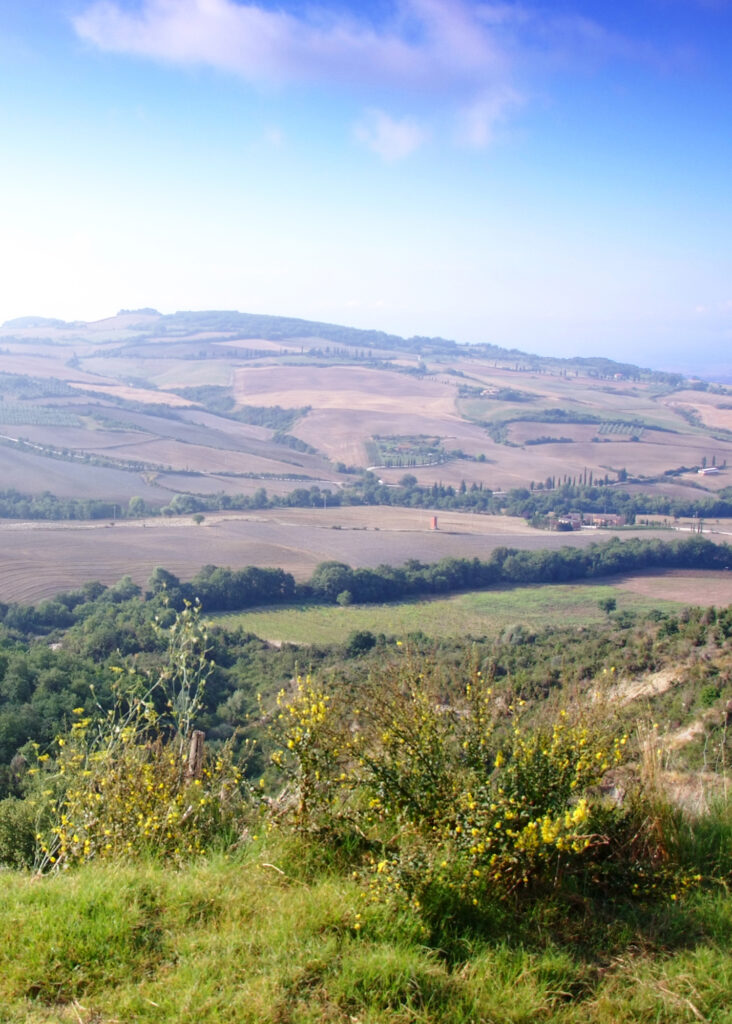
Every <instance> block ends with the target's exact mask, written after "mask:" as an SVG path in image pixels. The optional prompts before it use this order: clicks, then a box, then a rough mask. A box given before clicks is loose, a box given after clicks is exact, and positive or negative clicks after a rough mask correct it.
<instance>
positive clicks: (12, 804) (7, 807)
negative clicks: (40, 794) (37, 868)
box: [0, 797, 36, 868]
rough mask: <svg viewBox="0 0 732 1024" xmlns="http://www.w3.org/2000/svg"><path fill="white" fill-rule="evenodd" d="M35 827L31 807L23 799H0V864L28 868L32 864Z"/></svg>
mask: <svg viewBox="0 0 732 1024" xmlns="http://www.w3.org/2000/svg"><path fill="white" fill-rule="evenodd" d="M35 846H36V828H35V820H34V815H33V808H32V807H31V806H30V804H29V803H28V802H27V801H25V800H18V799H16V798H15V797H8V798H7V799H6V800H0V866H2V867H6V868H29V867H31V866H32V864H33V857H34V854H35Z"/></svg>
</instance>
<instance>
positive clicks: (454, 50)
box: [74, 0, 653, 159]
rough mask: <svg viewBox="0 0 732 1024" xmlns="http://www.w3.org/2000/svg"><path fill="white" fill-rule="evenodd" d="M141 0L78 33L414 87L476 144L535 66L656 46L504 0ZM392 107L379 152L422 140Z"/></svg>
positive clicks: (371, 84) (122, 44)
mask: <svg viewBox="0 0 732 1024" xmlns="http://www.w3.org/2000/svg"><path fill="white" fill-rule="evenodd" d="M131 2H132V0H93V2H92V3H91V4H90V6H88V7H87V8H86V10H85V11H84V12H83V13H82V14H80V15H79V16H78V17H76V18H75V19H74V26H75V29H76V31H77V33H78V35H79V36H80V37H81V38H82V39H84V40H86V41H87V42H89V43H91V44H92V45H94V46H96V47H98V48H99V49H101V50H105V51H110V52H118V53H129V54H134V55H138V56H142V57H146V58H149V59H153V60H160V61H167V62H171V63H175V64H180V65H184V66H185V65H194V64H199V65H200V64H202V65H208V66H210V67H214V68H217V69H220V70H222V71H226V72H230V73H233V74H236V75H238V76H240V77H241V78H243V79H244V80H245V81H247V82H249V83H250V84H252V85H256V86H271V85H279V86H288V85H313V84H316V85H323V84H324V85H326V86H327V87H329V88H338V89H348V90H352V91H354V92H356V93H357V94H361V96H360V98H361V99H362V98H363V94H364V93H366V94H367V95H369V94H370V95H372V96H374V94H375V95H376V96H379V97H383V95H384V93H386V92H391V93H392V94H397V95H399V96H400V97H401V98H402V102H404V97H405V96H406V97H409V98H410V99H411V100H413V101H415V102H419V103H421V104H429V105H431V106H432V107H433V108H439V109H440V112H443V111H444V109H445V108H447V109H448V111H449V113H450V115H451V116H452V117H454V118H456V119H457V124H458V132H457V134H458V138H459V139H460V140H461V141H462V142H465V143H468V144H469V145H472V146H477V147H483V146H487V145H489V144H490V143H491V141H492V139H493V137H494V130H495V126H496V124H497V123H498V122H500V121H501V120H503V119H505V118H507V117H508V116H509V114H510V113H511V112H512V111H515V110H516V109H517V108H518V107H519V106H520V105H521V102H522V97H521V95H520V90H519V88H518V86H517V83H516V78H517V77H518V76H519V75H523V74H526V73H527V70H529V69H530V68H532V67H533V69H534V70H536V69H537V68H543V70H544V71H545V72H546V71H547V70H551V69H552V68H557V67H565V66H566V64H567V63H568V62H569V63H579V64H587V63H588V62H589V63H590V64H593V63H597V61H604V60H616V59H621V60H622V59H636V60H645V61H646V62H647V61H649V60H652V58H653V54H652V53H650V52H649V51H648V47H647V46H644V45H643V44H642V43H641V44H638V43H636V42H634V41H631V40H628V39H626V38H625V37H622V36H620V35H618V34H614V33H612V32H608V31H607V30H606V29H605V28H604V27H603V26H602V25H600V24H599V23H598V22H595V21H593V20H591V19H589V18H586V17H583V16H580V17H578V16H574V15H569V16H567V15H564V14H552V13H547V12H546V9H544V10H543V11H542V10H540V9H538V8H530V7H527V6H524V5H522V4H521V3H520V2H519V3H509V2H505V0H496V2H480V0H392V6H391V7H390V8H389V10H390V14H389V15H387V16H386V17H384V18H382V19H381V20H380V21H378V22H377V21H376V20H374V19H373V18H369V16H368V11H369V8H368V5H364V7H359V5H358V4H354V5H353V9H352V12H350V13H349V12H347V11H345V10H344V9H343V7H341V8H339V9H338V10H336V9H334V8H333V7H330V8H328V7H326V6H318V5H317V4H318V0H313V3H312V4H311V5H302V6H301V5H300V4H297V5H294V4H293V5H292V6H291V7H290V9H289V10H287V9H286V0H284V2H283V3H282V4H281V5H280V6H277V7H270V6H262V4H263V3H264V2H265V0H136V2H135V3H134V6H126V4H127V3H131ZM320 2H321V4H323V3H326V2H327V0H320ZM364 11H365V12H367V13H364ZM294 12H297V13H294ZM375 102H376V103H379V104H381V103H383V100H381V99H376V101H375ZM382 116H383V118H384V119H385V120H383V121H380V122H377V121H375V120H374V118H373V115H371V118H372V122H373V123H368V124H366V126H365V127H363V128H362V134H365V135H366V137H367V138H369V139H370V140H371V142H370V143H369V144H370V145H371V147H372V148H373V149H376V150H377V152H380V153H381V154H382V155H385V154H386V153H392V152H393V153H395V154H397V155H399V154H400V153H401V154H402V155H403V154H404V153H406V152H411V150H413V149H414V148H415V147H416V146H417V145H419V143H420V142H421V141H422V137H423V136H421V134H420V130H419V128H418V126H417V125H416V124H415V123H414V122H411V121H398V120H392V119H391V118H389V117H388V115H382ZM387 158H390V159H394V158H395V157H387Z"/></svg>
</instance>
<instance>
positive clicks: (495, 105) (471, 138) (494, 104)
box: [458, 87, 523, 149]
mask: <svg viewBox="0 0 732 1024" xmlns="http://www.w3.org/2000/svg"><path fill="white" fill-rule="evenodd" d="M522 103H523V98H522V97H521V96H520V95H519V93H518V92H516V90H514V89H512V88H510V87H506V88H504V89H496V90H495V91H494V92H491V93H487V94H486V95H484V96H479V97H477V98H476V99H475V100H473V102H472V103H470V104H469V105H468V106H466V107H464V108H463V109H462V110H461V111H460V112H459V115H458V140H459V141H460V142H462V143H464V144H465V145H467V146H475V147H477V148H480V149H482V148H484V147H485V146H488V145H490V143H491V142H492V141H493V138H494V135H495V130H496V127H497V126H498V125H499V124H500V123H501V122H503V121H505V120H506V118H507V117H508V115H509V113H510V112H511V111H512V110H514V109H516V108H517V107H519V106H521V104H522Z"/></svg>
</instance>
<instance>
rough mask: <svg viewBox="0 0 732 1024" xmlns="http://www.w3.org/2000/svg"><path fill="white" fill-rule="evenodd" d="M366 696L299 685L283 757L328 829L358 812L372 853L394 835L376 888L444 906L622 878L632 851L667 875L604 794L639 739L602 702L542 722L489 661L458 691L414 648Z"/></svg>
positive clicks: (372, 867) (282, 712)
mask: <svg viewBox="0 0 732 1024" xmlns="http://www.w3.org/2000/svg"><path fill="white" fill-rule="evenodd" d="M456 693H457V695H456ZM359 698H360V699H359V700H357V701H346V700H343V699H336V698H335V696H334V695H329V694H327V693H325V692H324V690H323V689H322V688H321V687H319V686H316V685H315V684H314V683H313V682H312V681H311V680H309V679H308V680H306V681H304V682H303V681H299V682H298V685H297V687H296V690H295V692H294V694H293V695H292V696H290V697H289V698H288V697H287V696H286V695H285V694H282V695H281V696H280V706H279V722H280V725H281V726H282V730H283V731H282V736H283V744H282V749H281V750H280V751H278V752H277V753H276V755H275V760H277V759H279V761H280V763H282V764H284V763H285V761H287V759H288V758H289V764H290V777H291V778H294V779H296V780H297V782H298V785H299V787H300V804H299V810H300V813H301V815H302V816H304V817H307V816H308V815H309V814H311V815H312V814H315V813H316V809H317V815H318V825H319V828H321V829H322V828H326V829H327V827H328V821H330V824H331V826H332V827H333V828H335V823H336V820H337V821H338V826H339V827H341V826H342V823H343V821H344V819H345V818H346V817H348V820H350V821H351V822H352V824H353V826H354V828H355V829H356V830H357V831H358V833H359V834H360V835H362V836H365V837H367V838H368V840H369V842H370V844H371V850H372V851H373V850H374V849H375V848H378V847H379V845H380V848H381V853H380V854H376V853H372V854H371V856H370V860H369V863H368V866H367V876H368V898H369V899H372V900H378V899H383V898H389V899H399V900H406V901H407V902H408V903H409V904H410V905H411V906H413V907H415V908H420V907H422V908H427V907H430V906H431V907H432V908H433V910H435V912H436V911H437V908H438V907H439V912H440V913H443V914H444V913H450V912H451V911H450V909H449V908H450V907H452V908H453V909H454V908H455V907H456V906H458V905H462V906H469V907H480V906H481V905H482V903H484V901H486V900H489V899H495V898H505V897H507V896H509V895H511V894H514V893H517V892H519V891H521V890H525V891H529V892H539V891H542V890H544V891H545V890H546V889H547V888H549V889H557V888H560V887H562V886H564V885H565V884H567V883H568V882H569V880H570V879H574V882H573V883H572V884H573V885H575V887H577V885H584V884H585V883H586V882H587V883H590V884H591V885H595V886H598V885H600V886H609V885H612V884H616V882H617V876H618V874H619V873H620V874H623V872H625V877H627V872H626V868H625V866H622V865H623V859H624V857H626V855H629V856H630V858H631V860H632V859H633V857H635V858H636V861H637V862H638V863H636V862H634V863H632V864H630V865H629V866H628V871H630V872H631V873H632V872H633V871H635V873H636V875H637V874H638V872H639V871H641V872H642V871H644V870H650V871H651V872H653V870H654V868H653V866H652V864H651V861H652V860H653V855H652V854H651V852H650V847H647V848H644V850H643V851H641V849H640V847H639V846H638V844H636V846H635V847H633V848H632V844H629V840H628V836H629V835H630V834H631V833H633V831H634V829H635V825H636V822H637V818H636V819H634V821H633V822H629V820H628V817H629V813H630V812H629V811H625V810H621V809H618V808H617V807H613V806H610V805H608V804H607V803H606V802H605V801H604V800H603V798H602V796H601V792H600V783H601V781H602V779H603V777H604V776H605V775H606V774H607V772H608V771H609V770H610V769H611V768H615V767H617V766H619V765H620V764H621V763H622V762H623V760H624V757H625V750H626V742H627V738H626V737H625V736H622V735H614V734H613V732H612V730H611V729H610V728H608V727H607V726H606V724H605V723H604V722H603V721H602V720H601V715H600V714H599V713H598V714H596V715H595V716H594V717H593V718H590V717H589V716H586V715H584V716H583V715H582V714H581V713H580V712H579V711H578V710H576V711H574V712H572V713H570V712H568V711H567V710H559V711H556V712H552V713H549V712H546V711H545V712H544V715H543V718H542V719H540V720H539V721H536V720H535V712H532V714H534V718H533V719H530V718H529V714H528V709H526V708H525V706H524V702H523V701H521V700H519V699H516V700H515V701H514V702H513V703H511V702H510V700H511V698H510V696H509V695H507V693H506V691H505V689H504V690H503V691H502V692H501V693H498V694H497V693H494V691H493V685H492V681H491V680H490V679H484V678H483V676H482V675H481V672H480V670H479V668H478V667H477V666H471V667H470V668H469V669H468V682H467V684H464V685H463V687H462V689H461V690H458V688H457V687H456V685H455V683H454V682H453V681H448V680H445V678H444V677H441V676H439V675H438V674H437V671H436V670H435V669H434V668H433V667H432V666H430V665H429V663H426V662H422V663H413V662H412V661H411V659H409V658H402V659H400V660H399V662H398V664H396V665H395V666H391V667H389V668H387V669H386V670H385V671H383V672H381V673H379V674H378V676H377V677H374V678H372V679H371V680H370V681H369V682H368V683H365V684H363V686H362V689H361V692H360V694H359ZM346 810H347V812H348V815H347V816H346ZM641 860H642V861H643V865H642V866H641V864H640V861H641ZM619 866H622V867H619ZM578 880H579V881H578ZM446 908H448V909H446Z"/></svg>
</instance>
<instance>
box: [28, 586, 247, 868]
mask: <svg viewBox="0 0 732 1024" xmlns="http://www.w3.org/2000/svg"><path fill="white" fill-rule="evenodd" d="M205 644H206V634H205V631H204V630H203V627H202V625H201V623H200V619H199V609H198V608H197V607H192V606H188V607H186V609H185V610H184V611H183V612H181V613H180V614H179V615H178V616H177V617H176V620H175V622H174V623H173V625H172V627H171V628H170V630H169V632H168V656H167V660H166V665H165V667H164V669H163V670H162V672H160V673H159V675H157V676H156V678H155V679H154V680H153V681H150V680H147V679H143V678H141V677H139V676H138V675H136V674H135V673H134V672H130V673H125V672H124V671H123V670H122V669H119V668H118V669H116V670H114V671H115V675H116V677H117V678H116V681H115V686H114V689H115V691H116V697H117V699H116V703H115V706H114V708H113V709H112V710H110V711H109V712H107V713H106V714H104V713H103V712H101V709H100V714H99V715H98V716H96V717H91V716H87V715H85V714H84V709H83V708H76V709H75V711H74V715H75V720H74V722H73V723H72V726H71V729H70V730H69V732H68V733H67V734H66V735H65V736H60V737H58V738H57V740H56V741H55V749H54V751H53V756H50V755H49V754H40V756H39V757H38V766H37V767H36V768H35V769H33V771H34V772H35V774H36V775H37V780H36V792H35V795H34V796H33V797H32V798H31V799H32V800H33V801H34V803H35V805H36V808H37V815H38V823H39V824H38V831H37V835H36V839H37V842H38V854H37V858H36V859H37V866H38V868H39V870H48V869H50V868H58V867H67V866H69V865H71V864H74V863H78V862H80V861H85V860H89V859H91V858H100V857H102V858H103V857H117V856H120V855H135V854H139V853H150V854H153V855H155V856H162V857H164V858H169V859H173V860H178V861H182V860H184V859H185V858H187V857H190V856H191V855H195V854H199V853H202V852H203V851H204V850H205V849H206V848H207V847H209V846H210V845H211V843H212V842H214V841H216V840H217V839H218V838H219V837H221V836H222V834H230V833H233V831H234V830H235V829H236V827H237V825H238V823H239V821H240V818H241V814H242V810H243V796H242V775H241V771H240V769H239V768H238V767H237V766H236V765H235V764H234V763H233V760H232V757H231V753H230V751H229V750H228V749H225V750H224V751H222V752H219V753H217V754H214V755H211V756H204V758H203V760H202V763H200V764H197V765H196V766H195V768H194V769H192V768H191V766H190V765H189V758H188V753H189V745H190V742H191V738H192V731H193V720H194V715H195V713H196V712H197V711H198V710H199V709H200V707H201V705H202V701H203V693H204V687H205V682H206V678H207V676H208V674H209V672H210V668H211V666H210V663H209V662H208V659H207V657H206V648H205ZM159 708H162V710H158V709H159Z"/></svg>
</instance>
